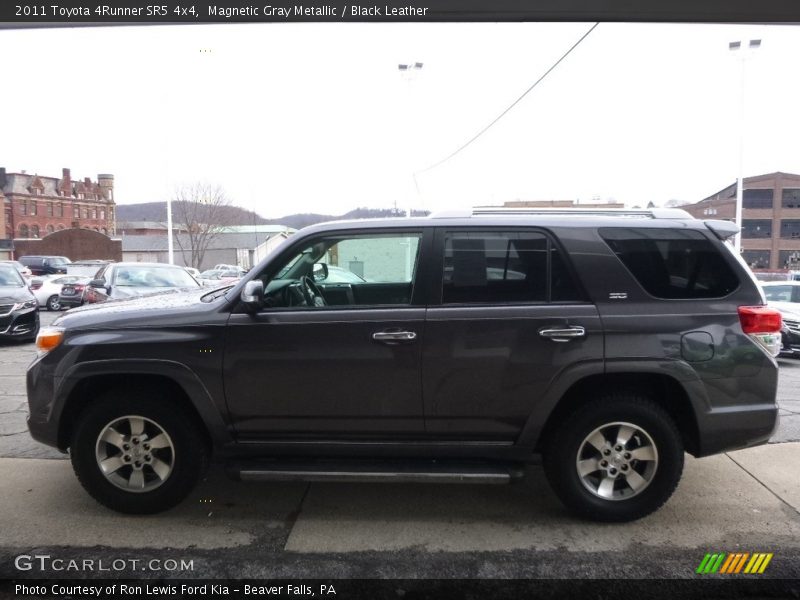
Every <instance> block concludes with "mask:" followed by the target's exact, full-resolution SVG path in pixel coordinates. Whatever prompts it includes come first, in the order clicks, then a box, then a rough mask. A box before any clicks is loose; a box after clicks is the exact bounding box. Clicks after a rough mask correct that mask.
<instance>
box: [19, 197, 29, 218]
mask: <svg viewBox="0 0 800 600" xmlns="http://www.w3.org/2000/svg"><path fill="white" fill-rule="evenodd" d="M19 214H21V215H27V214H28V201H27V200H23V201H22V202H20V203H19Z"/></svg>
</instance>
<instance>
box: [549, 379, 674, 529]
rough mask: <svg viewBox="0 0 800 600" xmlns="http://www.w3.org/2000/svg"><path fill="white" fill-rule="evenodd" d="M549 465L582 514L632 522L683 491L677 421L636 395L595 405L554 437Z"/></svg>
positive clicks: (565, 497) (561, 492)
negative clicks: (680, 485)
mask: <svg viewBox="0 0 800 600" xmlns="http://www.w3.org/2000/svg"><path fill="white" fill-rule="evenodd" d="M544 467H545V473H546V474H547V478H548V480H549V481H550V485H551V486H552V487H553V489H554V491H555V492H556V494H557V495H558V497H559V498H560V499H561V501H562V502H563V503H564V504H565V505H566V506H567V507H568V508H570V509H571V510H572V511H574V512H575V513H577V514H579V515H580V516H583V517H586V518H590V519H594V520H598V521H632V520H634V519H639V518H641V517H644V516H645V515H648V514H650V513H651V512H653V511H655V510H657V509H658V508H659V507H660V506H661V505H662V504H664V503H665V502H666V501H667V500H668V499H669V497H670V496H671V495H672V492H673V491H674V490H675V487H676V486H677V485H678V481H679V480H680V477H681V473H682V471H683V444H682V440H681V436H680V433H679V432H678V429H677V427H676V426H675V423H674V422H673V421H672V419H671V418H670V416H669V415H668V414H667V413H666V411H664V410H663V409H662V408H661V407H660V406H659V405H658V404H656V403H655V402H653V401H652V400H651V399H649V398H647V397H646V396H642V395H640V394H636V393H628V394H608V395H605V396H604V397H601V398H598V399H594V400H592V402H591V403H589V404H586V405H584V406H582V407H581V408H579V409H578V410H577V411H576V412H574V413H573V414H572V415H571V416H570V417H569V418H567V419H566V420H565V421H564V422H563V423H562V424H561V426H560V427H559V428H558V429H557V430H556V431H555V432H554V433H553V435H551V436H550V438H549V442H548V443H547V447H546V449H545V457H544Z"/></svg>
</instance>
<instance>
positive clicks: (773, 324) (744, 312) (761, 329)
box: [739, 306, 783, 356]
mask: <svg viewBox="0 0 800 600" xmlns="http://www.w3.org/2000/svg"><path fill="white" fill-rule="evenodd" d="M739 322H740V323H741V325H742V331H744V332H745V333H746V334H747V335H749V336H750V338H751V339H752V340H753V341H755V342H756V343H758V345H759V346H761V347H762V348H763V349H764V350H765V351H766V352H767V353H769V354H770V355H771V356H778V353H779V352H780V351H781V327H782V326H783V319H781V313H780V312H779V311H777V310H775V309H774V308H769V307H768V306H740V307H739Z"/></svg>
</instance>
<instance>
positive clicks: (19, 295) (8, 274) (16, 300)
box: [0, 264, 39, 341]
mask: <svg viewBox="0 0 800 600" xmlns="http://www.w3.org/2000/svg"><path fill="white" fill-rule="evenodd" d="M38 333H39V303H38V302H37V301H36V297H35V296H34V295H33V292H31V290H30V289H28V284H27V282H26V281H25V280H24V279H23V278H22V275H20V273H19V271H17V269H16V268H15V267H13V266H12V265H8V264H2V265H0V338H2V339H18V340H25V341H33V340H35V339H36V335H37V334H38Z"/></svg>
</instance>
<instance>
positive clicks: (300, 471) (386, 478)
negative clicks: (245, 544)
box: [227, 461, 523, 484]
mask: <svg viewBox="0 0 800 600" xmlns="http://www.w3.org/2000/svg"><path fill="white" fill-rule="evenodd" d="M227 471H228V474H229V475H230V476H231V477H232V478H234V479H240V480H242V481H331V482H347V481H372V482H391V483H481V484H487V483H488V484H506V483H510V482H511V481H512V480H514V479H519V478H521V477H522V473H523V472H522V468H521V467H520V466H518V465H515V464H498V463H458V462H452V461H449V462H441V461H404V462H396V461H386V462H383V461H302V462H300V461H242V462H234V463H229V464H228V465H227Z"/></svg>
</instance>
